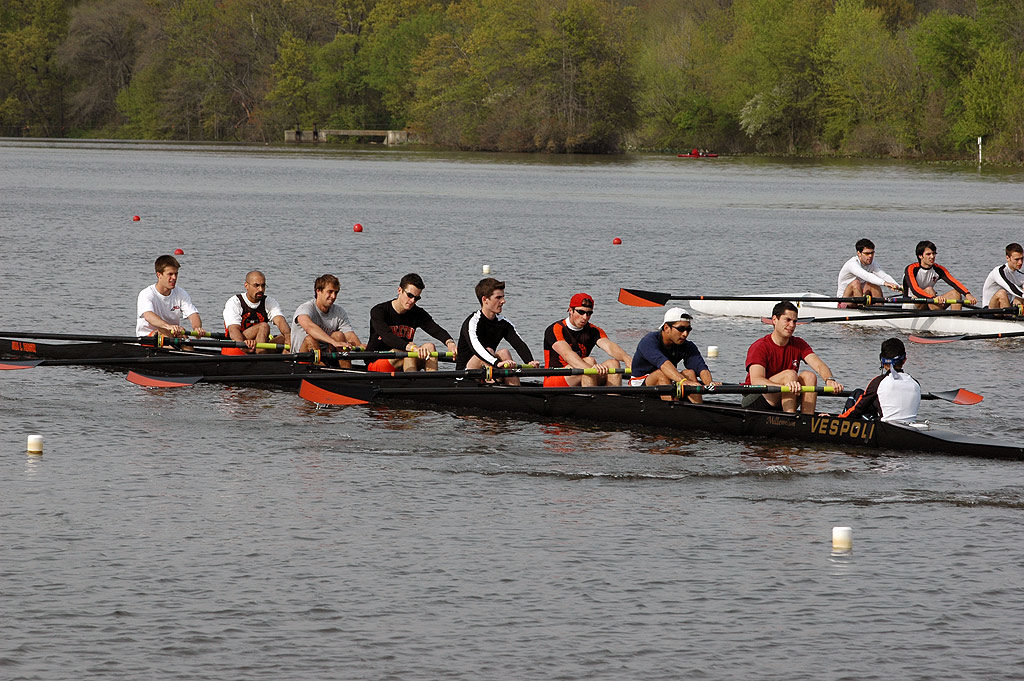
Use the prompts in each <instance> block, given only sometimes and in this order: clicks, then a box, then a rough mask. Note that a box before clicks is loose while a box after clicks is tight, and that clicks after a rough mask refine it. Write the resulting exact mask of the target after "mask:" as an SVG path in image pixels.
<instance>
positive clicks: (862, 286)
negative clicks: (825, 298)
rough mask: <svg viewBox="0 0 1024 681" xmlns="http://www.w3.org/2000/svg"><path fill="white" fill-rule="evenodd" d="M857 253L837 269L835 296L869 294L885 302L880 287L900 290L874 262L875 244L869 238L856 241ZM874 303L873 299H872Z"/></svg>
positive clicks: (848, 304) (855, 304)
mask: <svg viewBox="0 0 1024 681" xmlns="http://www.w3.org/2000/svg"><path fill="white" fill-rule="evenodd" d="M856 248H857V255H855V256H853V257H852V258H850V259H849V260H847V261H846V264H844V265H843V268H842V269H841V270H840V271H839V288H838V291H837V293H836V296H838V297H840V298H860V297H861V296H871V297H872V298H877V299H878V303H883V302H885V300H884V295H883V294H882V287H883V286H885V287H886V288H888V289H890V290H893V291H901V290H902V289H901V288H900V285H899V284H897V283H896V280H895V279H893V278H892V277H891V276H889V275H888V274H886V272H885V271H884V270H883V269H882V268H881V267H879V266H878V265H876V264H875V262H874V261H875V244H873V243H872V242H871V239H861V240H860V241H858V242H857V243H856ZM872 303H874V301H872ZM858 305H859V304H858V303H853V304H850V303H841V304H840V305H839V307H855V306H858Z"/></svg>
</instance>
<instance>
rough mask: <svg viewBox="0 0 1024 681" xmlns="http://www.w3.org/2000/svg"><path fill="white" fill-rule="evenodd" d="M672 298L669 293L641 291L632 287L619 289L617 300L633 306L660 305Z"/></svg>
mask: <svg viewBox="0 0 1024 681" xmlns="http://www.w3.org/2000/svg"><path fill="white" fill-rule="evenodd" d="M671 299H672V294H670V293H658V292H657V291H641V290H639V289H633V288H620V289H619V302H620V303H622V304H623V305H632V306H633V307H661V306H662V305H664V304H665V303H667V302H668V301H669V300H671Z"/></svg>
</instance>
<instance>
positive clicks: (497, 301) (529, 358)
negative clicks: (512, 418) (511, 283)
mask: <svg viewBox="0 0 1024 681" xmlns="http://www.w3.org/2000/svg"><path fill="white" fill-rule="evenodd" d="M475 292H476V300H477V302H478V303H479V304H480V309H479V310H477V311H476V312H474V313H473V314H471V315H469V316H468V317H466V321H464V322H463V323H462V330H461V332H460V333H459V346H458V352H457V353H456V358H457V359H456V363H455V367H456V369H482V368H483V367H485V366H491V367H494V368H497V369H504V368H512V367H515V366H516V363H515V361H514V360H513V359H512V353H511V352H510V351H509V350H508V348H499V347H498V345H499V344H500V343H501V342H502V341H503V340H504V341H507V342H508V344H509V345H511V346H512V348H513V349H514V350H515V351H516V352H517V353H519V357H520V358H521V359H522V360H523V362H525V363H526V364H527V365H528V366H531V367H539V366H540V363H539V362H537V361H536V360H535V359H533V353H532V352H530V348H529V346H527V345H526V343H525V342H524V341H523V339H522V338H520V337H519V334H518V333H516V327H515V326H513V325H512V322H510V321H509V320H507V319H505V318H504V317H503V316H502V315H501V309H502V307H504V305H505V282H503V281H498V280H497V279H494V278H492V277H487V278H486V279H481V280H480V281H479V282H477V285H476V288H475ZM505 383H507V384H508V385H519V379H518V378H517V377H515V376H511V377H509V378H506V379H505Z"/></svg>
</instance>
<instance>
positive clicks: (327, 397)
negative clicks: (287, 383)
mask: <svg viewBox="0 0 1024 681" xmlns="http://www.w3.org/2000/svg"><path fill="white" fill-rule="evenodd" d="M299 397H301V398H302V399H304V400H309V401H310V402H315V403H316V404H333V405H337V406H347V405H350V404H368V402H367V401H366V400H360V399H357V398H355V397H349V396H348V395H341V394H339V393H336V392H333V391H331V390H327V389H326V388H321V387H320V386H318V385H314V384H313V383H310V382H309V381H306V380H303V381H302V384H301V385H300V386H299Z"/></svg>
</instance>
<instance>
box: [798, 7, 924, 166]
mask: <svg viewBox="0 0 1024 681" xmlns="http://www.w3.org/2000/svg"><path fill="white" fill-rule="evenodd" d="M815 57H816V58H817V59H818V61H819V62H820V64H821V74H822V75H821V97H820V106H821V109H820V111H821V116H822V121H823V135H824V138H825V140H826V141H827V142H828V144H830V145H831V146H832V147H834V148H838V149H840V150H842V151H844V152H848V153H870V154H892V155H896V156H898V155H902V154H904V153H905V152H907V151H908V150H909V149H910V148H912V147H913V146H914V139H913V136H912V129H913V126H914V123H915V121H916V119H917V118H918V114H917V112H916V111H915V110H914V104H913V103H914V102H916V101H918V99H919V97H918V95H919V93H920V92H921V90H922V88H921V84H920V80H919V78H918V77H917V71H916V68H915V66H914V62H913V58H912V54H911V52H910V48H909V45H908V44H907V43H906V42H904V41H902V40H897V39H896V38H895V37H894V36H893V35H892V34H890V33H889V31H888V30H887V29H886V27H885V23H884V16H883V15H882V12H881V11H880V10H877V9H869V8H867V7H865V6H864V3H863V0H839V1H838V2H837V3H836V7H835V11H834V13H833V14H832V15H831V16H830V17H829V18H828V19H826V21H825V23H824V25H823V27H822V32H821V39H820V40H819V42H818V46H817V48H816V50H815Z"/></svg>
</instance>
